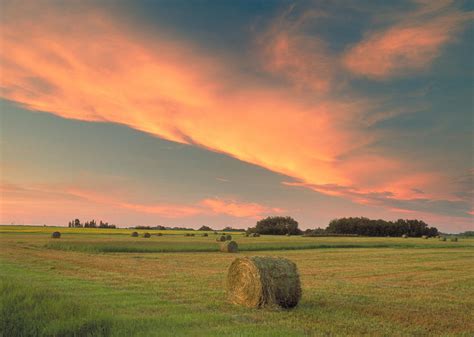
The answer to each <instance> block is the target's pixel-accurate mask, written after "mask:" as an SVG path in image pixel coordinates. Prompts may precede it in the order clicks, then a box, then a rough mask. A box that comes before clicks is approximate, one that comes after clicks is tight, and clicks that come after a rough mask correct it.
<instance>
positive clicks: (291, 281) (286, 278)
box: [227, 256, 301, 308]
mask: <svg viewBox="0 0 474 337" xmlns="http://www.w3.org/2000/svg"><path fill="white" fill-rule="evenodd" d="M227 293H228V296H229V300H230V301H231V302H232V303H235V304H241V305H244V306H247V307H251V308H261V307H265V306H280V307H283V308H293V307H295V306H296V305H297V304H298V302H299V300H300V299H301V283H300V277H299V274H298V270H297V268H296V265H295V264H294V263H293V262H291V261H290V260H287V259H284V258H277V257H268V256H265V257H263V256H254V257H245V258H239V259H236V260H234V262H232V264H231V265H230V267H229V271H228V274H227Z"/></svg>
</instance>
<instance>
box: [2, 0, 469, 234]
mask: <svg viewBox="0 0 474 337" xmlns="http://www.w3.org/2000/svg"><path fill="white" fill-rule="evenodd" d="M473 7H474V6H473V5H472V2H471V3H469V1H451V0H407V1H389V2H373V1H350V0H348V1H339V0H334V1H296V2H293V1H276V0H268V1H260V0H253V1H250V0H240V1H230V0H229V1H227V0H224V1H221V0H219V1H217V0H213V1H204V0H188V1H183V0H176V1H171V0H166V1H164V0H156V1H150V0H148V1H67V2H65V1H42V0H40V1H34V2H32V1H9V0H7V1H2V2H1V5H0V19H1V20H0V141H1V146H0V223H1V224H11V223H14V224H47V225H67V223H68V222H69V221H70V220H72V219H74V218H79V219H81V220H84V221H85V220H90V219H96V220H99V219H101V220H104V221H108V222H109V223H115V224H117V225H118V226H122V227H125V226H136V225H149V226H155V225H164V226H185V227H193V228H199V227H200V226H202V225H207V226H211V227H213V228H223V227H226V226H233V227H237V228H247V227H249V226H254V225H255V222H256V221H258V220H259V219H261V218H263V217H266V216H292V217H294V218H295V219H296V220H297V221H298V222H299V223H300V227H301V228H303V229H306V228H316V227H323V228H324V227H326V226H327V224H328V222H329V221H330V220H331V219H335V218H341V217H349V216H365V217H369V218H375V219H379V218H380V219H386V220H396V219H399V218H402V219H415V218H416V219H422V220H424V221H425V222H427V223H428V224H430V225H432V226H436V227H438V229H440V230H442V231H445V232H460V231H466V230H473V229H474V222H473V215H474V203H473V201H474V193H473V186H474V185H473V177H474V159H473V144H474V134H473V116H474V114H473V113H474V111H473V110H474V108H473V97H474V95H473V94H474V86H473V74H474V64H473V61H472V59H473V55H472V53H473V47H474V46H473V41H474V40H473V38H472V35H473V19H474V14H473V13H474V8H473Z"/></svg>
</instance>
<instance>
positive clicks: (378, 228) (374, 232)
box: [326, 217, 438, 237]
mask: <svg viewBox="0 0 474 337" xmlns="http://www.w3.org/2000/svg"><path fill="white" fill-rule="evenodd" d="M326 232H327V233H334V234H357V235H362V236H402V235H408V236H412V237H420V236H422V235H427V236H436V235H438V229H437V228H435V227H428V225H427V224H426V223H424V222H423V221H421V220H403V219H399V220H397V221H395V222H392V221H385V220H381V219H378V220H371V219H368V218H364V217H361V218H341V219H334V220H332V221H331V222H330V223H329V225H328V227H327V228H326Z"/></svg>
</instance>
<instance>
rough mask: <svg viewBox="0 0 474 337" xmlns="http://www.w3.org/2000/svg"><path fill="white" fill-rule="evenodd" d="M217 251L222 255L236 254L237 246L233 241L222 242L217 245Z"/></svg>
mask: <svg viewBox="0 0 474 337" xmlns="http://www.w3.org/2000/svg"><path fill="white" fill-rule="evenodd" d="M219 250H220V251H221V252H224V253H237V252H238V250H239V246H238V245H237V242H235V241H224V242H221V243H220V244H219Z"/></svg>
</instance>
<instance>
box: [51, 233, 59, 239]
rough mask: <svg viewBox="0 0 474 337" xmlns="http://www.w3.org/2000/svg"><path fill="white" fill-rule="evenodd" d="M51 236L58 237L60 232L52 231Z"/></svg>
mask: <svg viewBox="0 0 474 337" xmlns="http://www.w3.org/2000/svg"><path fill="white" fill-rule="evenodd" d="M51 237H52V238H53V239H59V238H60V237H61V233H60V232H53V233H52V234H51Z"/></svg>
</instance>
